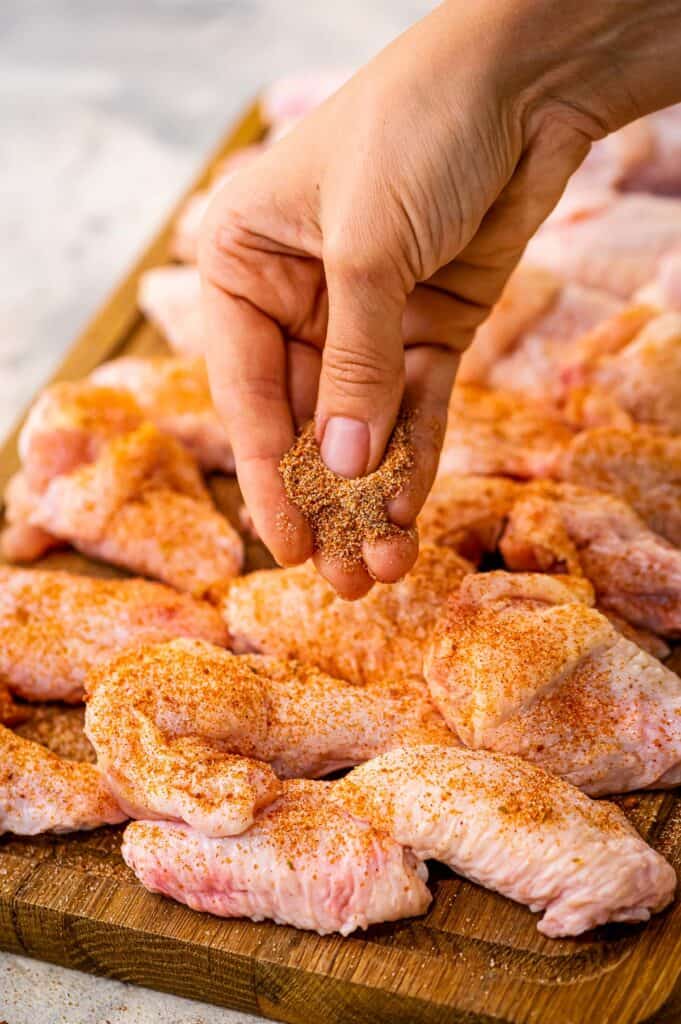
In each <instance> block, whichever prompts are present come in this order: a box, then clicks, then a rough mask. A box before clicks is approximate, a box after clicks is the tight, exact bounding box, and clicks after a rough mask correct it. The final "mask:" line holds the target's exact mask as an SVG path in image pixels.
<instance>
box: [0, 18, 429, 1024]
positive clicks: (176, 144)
mask: <svg viewBox="0 0 681 1024" xmlns="http://www.w3.org/2000/svg"><path fill="white" fill-rule="evenodd" d="M432 6H434V5H433V3H428V2H426V0H421V2H419V0H372V2H367V0H343V2H342V3H339V4H331V3H324V2H322V0H294V2H293V3H291V2H290V0H117V2H116V3H110V2H108V0H106V2H105V0H2V4H1V5H0V124H1V125H2V132H1V133H0V157H1V158H0V238H1V239H2V247H3V261H2V287H1V288H0V432H2V433H4V432H6V430H7V428H8V427H9V425H10V423H11V422H12V421H13V420H14V418H15V417H16V416H17V415H18V413H19V412H20V411H21V409H22V408H23V406H24V405H25V403H26V402H27V401H28V400H29V398H30V397H31V395H32V394H33V393H34V392H35V391H36V389H37V388H38V387H39V386H40V384H41V383H42V381H44V379H45V378H46V376H47V375H48V373H49V372H50V370H51V369H52V368H53V367H54V366H55V365H56V363H57V362H58V360H59V359H60V357H61V355H62V353H63V352H64V350H65V348H66V347H67V346H68V345H69V344H70V343H71V342H72V341H73V339H74V337H75V335H76V333H77V332H78V330H79V329H80V328H81V327H82V326H83V325H84V323H85V322H86V321H87V319H88V317H89V316H90V315H91V314H92V313H93V312H94V310H95V309H96V308H97V306H98V304H99V303H100V302H101V301H102V299H103V298H104V297H105V295H106V294H107V292H108V291H109V290H110V288H111V287H112V286H113V284H114V283H115V282H116V280H117V278H118V277H119V276H120V275H121V274H122V273H123V272H124V271H125V269H126V268H127V266H128V265H129V264H130V262H131V260H132V259H133V257H134V255H135V254H136V252H137V251H138V250H139V249H140V248H141V247H142V245H143V244H144V242H145V241H146V239H147V238H148V237H149V235H150V233H151V232H152V231H153V230H154V229H155V228H156V227H157V225H158V224H159V223H160V222H161V221H162V219H163V217H164V214H165V213H166V211H167V210H168V208H169V207H170V206H171V205H172V204H173V202H174V200H175V199H176V198H177V196H178V194H179V193H180V192H181V190H182V189H183V188H184V187H185V186H186V184H187V182H188V181H189V180H190V178H191V177H192V175H193V174H194V172H195V171H196V169H197V167H198V165H199V164H200V162H201V160H202V158H203V157H205V155H206V154H207V152H208V151H209V150H210V148H211V147H212V146H213V145H214V144H215V143H216V142H217V140H218V138H219V137H220V136H221V134H222V133H223V132H224V130H225V127H226V126H227V125H228V123H229V122H230V120H231V119H232V118H234V117H235V115H236V114H237V113H238V112H239V110H240V109H241V108H242V107H243V106H244V104H245V103H246V102H247V101H248V99H249V98H250V97H252V96H253V95H254V94H255V93H256V92H257V91H258V89H259V88H260V87H261V86H262V85H263V84H264V83H266V82H267V81H268V80H270V79H271V78H273V77H276V76H277V75H281V74H286V73H289V72H291V71H296V70H298V69H300V68H309V67H317V66H321V65H329V64H330V65H339V66H348V65H349V66H355V65H357V64H360V63H362V62H363V61H365V60H366V59H367V58H368V57H370V56H371V54H372V53H374V52H375V51H376V50H377V49H379V48H380V47H381V46H382V45H384V44H385V43H386V42H387V41H388V40H389V39H391V38H392V37H393V36H395V35H396V34H397V33H398V32H400V31H402V30H403V29H404V28H405V27H406V26H407V25H408V24H410V22H412V21H413V20H415V19H416V18H418V17H419V16H420V15H422V14H424V13H425V12H426V11H427V10H428V9H430V8H431V7H432ZM254 1019H255V1018H252V1017H249V1016H245V1015H243V1014H240V1013H234V1012H230V1011H227V1010H219V1009H216V1008H214V1007H208V1006H204V1005H203V1004H200V1003H195V1002H189V1001H187V1000H183V999H175V998H174V997H172V996H166V995H161V994H158V993H154V992H150V991H148V990H146V989H140V988H134V987H132V986H130V985H126V984H122V983H120V982H112V981H107V980H103V979H96V978H93V977H90V976H89V975H85V974H79V973H77V972H73V971H65V970H62V969H61V968H57V967H54V966H51V965H47V964H40V963H37V962H34V961H31V960H26V959H24V958H19V957H14V956H10V955H8V954H2V953H0V1021H6V1022H7V1024H38V1022H39V1024H106V1022H108V1024H119V1022H120V1024H147V1022H148V1024H152V1022H153V1024H156V1022H157V1021H163V1022H164V1024H217V1022H221V1024H227V1022H232V1021H234V1022H237V1021H239V1022H246V1021H253V1020H254Z"/></svg>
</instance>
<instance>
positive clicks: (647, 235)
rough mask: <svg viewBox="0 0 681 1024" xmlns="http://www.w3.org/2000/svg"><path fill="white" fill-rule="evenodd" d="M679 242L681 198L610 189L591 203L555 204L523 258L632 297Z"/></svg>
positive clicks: (555, 271) (583, 283) (575, 279)
mask: <svg viewBox="0 0 681 1024" xmlns="http://www.w3.org/2000/svg"><path fill="white" fill-rule="evenodd" d="M680 243H681V199H669V198H663V197H661V196H652V195H642V194H637V195H633V194H629V195H616V194H612V196H611V197H610V198H607V199H603V201H598V202H590V201H588V202H587V206H586V207H585V206H584V204H580V203H579V202H574V201H573V202H572V203H571V204H570V206H569V207H563V210H562V211H561V210H560V209H559V208H557V209H556V211H555V212H554V215H553V216H552V217H550V218H549V219H548V220H547V221H546V222H545V224H543V225H542V227H541V228H540V229H539V231H538V232H537V234H536V235H535V236H534V238H532V239H531V240H530V242H529V245H528V246H527V249H526V251H525V257H524V258H525V259H526V261H527V263H528V264H530V265H532V266H540V267H546V268H548V269H549V270H552V271H553V272H554V273H556V274H558V275H560V276H561V277H563V278H564V279H565V280H566V281H572V282H575V283H577V284H581V285H585V286H587V287H589V288H598V289H601V290H603V291H606V292H611V293H612V294H613V295H615V296H619V297H620V298H622V299H627V298H631V297H632V296H633V295H634V293H635V292H637V291H638V289H640V288H642V287H643V286H645V285H647V284H648V283H649V282H650V281H652V280H654V279H655V277H656V276H657V273H658V269H659V266H660V263H661V261H662V260H663V259H664V258H665V256H666V255H667V254H668V253H669V252H671V251H673V250H675V249H678V247H679V244H680Z"/></svg>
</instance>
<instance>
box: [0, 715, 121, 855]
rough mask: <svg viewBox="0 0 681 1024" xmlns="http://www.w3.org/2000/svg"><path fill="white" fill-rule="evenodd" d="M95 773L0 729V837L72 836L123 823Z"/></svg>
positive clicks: (85, 765) (89, 765)
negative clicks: (63, 834)
mask: <svg viewBox="0 0 681 1024" xmlns="http://www.w3.org/2000/svg"><path fill="white" fill-rule="evenodd" d="M126 817H127V815H126V814H124V813H123V811H121V809H120V807H119V806H118V805H117V803H116V801H115V800H114V798H113V797H112V795H111V793H110V792H109V791H108V789H107V788H106V786H105V785H104V782H103V781H102V778H101V776H100V774H99V772H98V770H97V769H96V768H95V767H94V765H91V764H82V763H79V762H76V761H66V760H64V758H61V757H58V756H57V755H56V754H53V753H52V751H51V750H47V749H46V748H45V747H42V746H41V745H40V744H39V743H33V742H32V741H31V740H26V739H23V738H22V737H21V736H17V735H16V734H15V733H13V732H12V731H11V730H10V729H7V728H5V726H3V725H0V834H1V833H2V832H15V833H17V834H18V835H28V836H33V835H36V834H37V833H39V832H76V831H78V830H80V829H90V828H98V827H99V826H100V825H115V824H116V823H117V822H119V821H125V819H126Z"/></svg>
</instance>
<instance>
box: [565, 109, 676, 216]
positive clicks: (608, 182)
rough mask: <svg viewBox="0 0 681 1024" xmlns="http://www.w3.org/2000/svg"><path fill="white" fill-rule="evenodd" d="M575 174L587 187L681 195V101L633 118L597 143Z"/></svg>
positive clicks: (582, 184) (583, 185) (584, 186)
mask: <svg viewBox="0 0 681 1024" xmlns="http://www.w3.org/2000/svg"><path fill="white" fill-rule="evenodd" d="M574 178H575V180H576V181H577V182H579V184H580V185H581V187H583V188H589V187H591V188H593V187H602V186H610V187H613V188H618V189H621V190H622V191H625V192H654V193H656V194H658V195H670V196H678V195H681V104H676V105H675V106H672V107H666V108H665V109H664V110H658V111H656V112H655V113H653V114H648V115H647V116H646V117H642V118H640V119H639V120H637V121H632V122H631V123H630V124H628V125H625V126H624V128H620V130H619V131H617V132H613V133H612V134H611V135H607V136H606V137H605V138H604V139H601V140H599V141H598V142H596V143H594V145H593V146H592V147H591V151H590V153H589V155H588V156H587V158H586V160H585V161H584V163H583V164H582V166H581V167H580V168H579V170H578V171H577V173H576V174H575V176H574Z"/></svg>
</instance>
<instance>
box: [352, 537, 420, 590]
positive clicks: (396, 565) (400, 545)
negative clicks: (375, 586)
mask: <svg viewBox="0 0 681 1024" xmlns="http://www.w3.org/2000/svg"><path fill="white" fill-rule="evenodd" d="M418 553H419V541H418V532H417V531H416V529H411V530H405V531H404V532H403V533H400V534H397V535H395V536H394V537H386V538H385V539H383V540H375V541H365V542H364V545H363V547H362V557H363V558H364V561H365V563H366V566H367V569H368V570H369V573H370V574H371V576H373V578H374V579H376V580H378V582H379V583H397V581H398V580H401V579H402V577H403V576H406V575H407V573H408V572H409V570H410V569H411V568H412V567H413V565H414V562H415V561H416V559H417V557H418Z"/></svg>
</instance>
